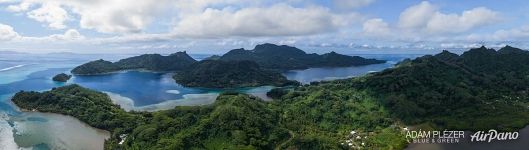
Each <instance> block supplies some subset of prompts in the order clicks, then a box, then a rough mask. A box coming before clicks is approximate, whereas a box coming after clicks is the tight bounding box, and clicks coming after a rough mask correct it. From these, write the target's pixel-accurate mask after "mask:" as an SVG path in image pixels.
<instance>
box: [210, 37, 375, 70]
mask: <svg viewBox="0 0 529 150" xmlns="http://www.w3.org/2000/svg"><path fill="white" fill-rule="evenodd" d="M219 60H225V61H233V60H237V61H240V60H250V61H255V62H257V63H258V64H259V65H260V66H261V67H263V68H266V69H277V70H292V69H307V68H310V67H346V66H361V65H369V64H379V63H384V62H385V61H383V60H376V59H365V58H362V57H358V56H347V55H342V54H338V53H335V52H331V53H327V54H323V55H318V54H307V53H305V52H304V51H302V50H300V49H298V48H296V47H290V46H286V45H281V46H279V45H274V44H269V43H266V44H261V45H257V46H255V48H254V49H253V50H244V49H234V50H231V51H229V52H228V53H226V54H224V55H222V56H221V57H220V58H219Z"/></svg>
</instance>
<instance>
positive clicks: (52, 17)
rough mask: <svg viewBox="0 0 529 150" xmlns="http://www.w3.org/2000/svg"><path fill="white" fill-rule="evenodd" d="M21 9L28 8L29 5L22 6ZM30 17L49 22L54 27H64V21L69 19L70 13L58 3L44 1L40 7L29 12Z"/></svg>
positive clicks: (50, 26)
mask: <svg viewBox="0 0 529 150" xmlns="http://www.w3.org/2000/svg"><path fill="white" fill-rule="evenodd" d="M20 7H21V8H20V10H24V9H28V7H29V6H20ZM27 15H28V17H29V18H32V19H35V20H37V21H39V22H44V23H47V24H48V27H49V28H52V29H64V28H66V25H64V22H65V21H66V20H67V19H68V13H67V12H66V10H64V9H63V8H61V6H60V5H59V4H58V3H44V4H42V6H41V7H40V8H38V9H35V10H32V11H30V12H28V13H27Z"/></svg>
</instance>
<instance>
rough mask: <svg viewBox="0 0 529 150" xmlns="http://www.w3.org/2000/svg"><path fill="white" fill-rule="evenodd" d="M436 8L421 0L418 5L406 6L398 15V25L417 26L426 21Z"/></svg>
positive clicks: (422, 24)
mask: <svg viewBox="0 0 529 150" xmlns="http://www.w3.org/2000/svg"><path fill="white" fill-rule="evenodd" d="M436 11H437V8H436V7H435V6H434V5H432V4H430V2H427V1H423V2H421V3H420V4H418V5H414V6H411V7H408V8H406V9H405V10H404V11H403V12H402V13H401V14H400V17H399V27H402V28H419V27H422V26H424V25H426V24H427V23H428V21H429V20H430V18H431V17H432V16H433V15H434V14H435V12H436Z"/></svg>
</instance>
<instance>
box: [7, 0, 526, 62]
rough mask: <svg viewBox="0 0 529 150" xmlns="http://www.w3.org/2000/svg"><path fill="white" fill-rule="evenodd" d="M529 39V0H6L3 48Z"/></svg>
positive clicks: (496, 43) (311, 47)
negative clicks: (528, 1) (528, 0)
mask: <svg viewBox="0 0 529 150" xmlns="http://www.w3.org/2000/svg"><path fill="white" fill-rule="evenodd" d="M528 40H529V3H527V2H526V1H524V0H501V1H500V0H479V1H477V0H443V1H441V0H430V1H421V0H399V1H396V0H134V1H131V0H0V51H17V52H29V53H50V52H73V53H173V52H176V51H187V52H188V53H195V54H221V53H225V52H227V51H229V50H231V49H235V48H246V49H252V48H253V47H254V46H255V45H256V44H262V43H274V44H280V45H291V46H296V47H299V48H301V49H303V50H305V51H307V52H311V53H312V52H313V53H325V52H329V51H336V52H340V53H347V54H380V53H384V54H400V53H413V54H426V53H436V52H440V51H441V50H444V49H448V50H452V51H463V50H466V49H469V48H472V47H479V46H481V45H485V46H487V47H492V48H499V47H502V46H505V45H512V46H515V47H520V48H523V49H529V43H528V42H527V41H528Z"/></svg>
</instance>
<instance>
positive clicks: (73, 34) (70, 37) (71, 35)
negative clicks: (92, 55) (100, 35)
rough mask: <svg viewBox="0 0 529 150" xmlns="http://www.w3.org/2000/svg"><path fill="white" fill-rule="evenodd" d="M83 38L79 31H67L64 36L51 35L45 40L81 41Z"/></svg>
mask: <svg viewBox="0 0 529 150" xmlns="http://www.w3.org/2000/svg"><path fill="white" fill-rule="evenodd" d="M84 38H85V37H84V36H83V35H81V33H79V31H77V30H75V29H69V30H67V31H66V32H64V34H53V35H50V36H48V37H47V39H50V40H58V41H75V40H82V39H84Z"/></svg>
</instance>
